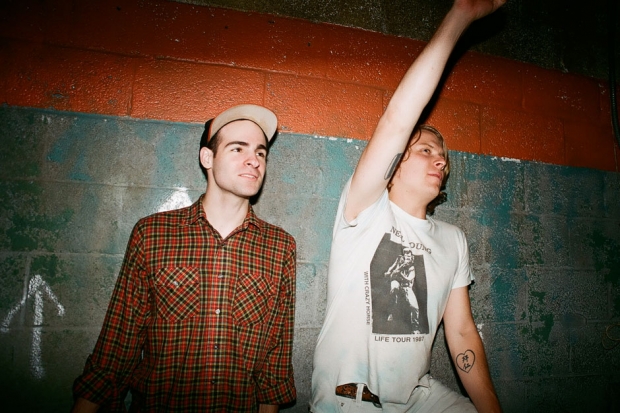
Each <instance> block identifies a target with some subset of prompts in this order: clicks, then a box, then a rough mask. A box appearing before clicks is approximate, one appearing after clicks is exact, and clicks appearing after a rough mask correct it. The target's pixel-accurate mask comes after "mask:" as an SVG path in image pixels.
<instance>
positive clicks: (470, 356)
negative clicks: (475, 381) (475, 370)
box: [456, 350, 476, 373]
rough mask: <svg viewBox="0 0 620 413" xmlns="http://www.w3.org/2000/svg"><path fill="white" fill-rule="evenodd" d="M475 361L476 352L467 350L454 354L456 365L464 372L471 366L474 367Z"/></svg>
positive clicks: (467, 371)
mask: <svg viewBox="0 0 620 413" xmlns="http://www.w3.org/2000/svg"><path fill="white" fill-rule="evenodd" d="M475 362H476V354H475V353H474V352H473V351H471V350H467V351H465V352H464V353H461V354H459V355H458V356H456V366H457V367H458V368H459V369H461V370H462V371H464V372H465V373H469V371H470V370H471V369H472V367H474V363H475Z"/></svg>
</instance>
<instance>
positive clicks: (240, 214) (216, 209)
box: [202, 190, 250, 239]
mask: <svg viewBox="0 0 620 413" xmlns="http://www.w3.org/2000/svg"><path fill="white" fill-rule="evenodd" d="M249 207H250V201H249V200H248V199H245V198H239V197H221V196H215V195H213V194H210V193H209V191H208V190H207V192H206V194H205V197H204V199H203V201H202V208H203V209H204V211H205V214H206V215H207V220H208V221H209V224H211V226H212V227H213V228H215V230H216V231H217V232H219V234H220V235H221V236H222V238H223V239H225V238H226V237H227V236H228V235H230V233H231V232H233V231H234V230H235V228H237V227H238V226H239V225H241V224H242V223H243V220H244V219H245V217H246V216H247V214H248V209H249Z"/></svg>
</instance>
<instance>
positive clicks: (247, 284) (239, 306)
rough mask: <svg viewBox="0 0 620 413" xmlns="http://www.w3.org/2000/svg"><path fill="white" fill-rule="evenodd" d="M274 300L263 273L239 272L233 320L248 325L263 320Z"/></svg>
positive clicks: (238, 323)
mask: <svg viewBox="0 0 620 413" xmlns="http://www.w3.org/2000/svg"><path fill="white" fill-rule="evenodd" d="M274 301H275V298H274V297H273V295H272V294H271V293H270V292H269V283H268V282H267V281H266V280H265V277H264V275H263V274H249V273H243V274H241V276H240V277H239V278H238V279H237V285H236V287H235V301H234V305H233V316H234V318H235V322H236V323H237V325H249V324H254V323H259V322H261V321H263V320H264V319H265V317H266V316H267V315H268V314H269V313H270V311H271V309H272V307H273V305H274Z"/></svg>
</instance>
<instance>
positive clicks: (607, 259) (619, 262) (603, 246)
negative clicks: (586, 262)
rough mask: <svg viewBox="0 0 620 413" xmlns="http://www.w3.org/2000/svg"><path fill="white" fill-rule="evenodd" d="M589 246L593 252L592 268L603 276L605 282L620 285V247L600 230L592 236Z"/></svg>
mask: <svg viewBox="0 0 620 413" xmlns="http://www.w3.org/2000/svg"><path fill="white" fill-rule="evenodd" d="M590 246H591V247H592V248H593V250H594V257H593V259H594V268H596V271H597V272H598V273H601V274H604V276H605V281H606V282H610V283H612V284H620V245H619V244H618V242H617V241H616V240H615V239H612V238H608V237H606V236H605V234H603V233H602V231H600V230H595V231H594V232H593V234H592V239H591V242H590Z"/></svg>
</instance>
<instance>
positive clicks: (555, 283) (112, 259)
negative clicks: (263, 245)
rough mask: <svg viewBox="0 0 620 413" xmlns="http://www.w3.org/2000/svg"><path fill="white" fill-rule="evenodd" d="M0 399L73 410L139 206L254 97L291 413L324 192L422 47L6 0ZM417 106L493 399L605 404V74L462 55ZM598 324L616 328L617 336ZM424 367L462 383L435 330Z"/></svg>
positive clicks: (325, 208) (180, 15)
mask: <svg viewBox="0 0 620 413" xmlns="http://www.w3.org/2000/svg"><path fill="white" fill-rule="evenodd" d="M0 11H1V12H0V61H1V62H3V63H2V64H1V65H0V102H3V105H2V107H0V165H1V168H0V194H1V196H2V200H3V201H4V202H2V204H1V206H0V228H1V231H0V286H1V288H0V322H1V324H0V368H1V369H2V372H3V373H2V374H1V375H0V377H1V378H0V396H1V398H2V400H3V401H5V402H6V404H4V405H5V406H8V407H9V410H10V411H32V412H36V411H41V412H56V411H67V410H68V407H69V405H70V403H71V393H70V388H71V383H72V381H73V379H74V378H75V377H76V376H77V375H78V374H79V372H80V370H81V368H82V366H83V363H84V361H85V358H86V356H87V354H88V353H89V352H90V351H91V349H92V346H93V344H94V341H95V340H96V337H97V334H98V332H99V328H100V327H101V322H102V320H103V315H104V312H105V308H106V306H107V302H108V299H109V296H110V293H111V289H112V287H113V284H114V280H115V278H116V275H117V271H118V269H119V267H120V261H121V259H122V255H123V253H124V248H125V244H126V242H127V238H128V235H129V231H130V229H131V227H132V226H133V224H134V223H135V221H136V220H137V219H138V218H140V217H142V216H145V215H147V214H150V213H153V212H156V211H158V210H161V209H168V208H173V207H176V206H180V205H185V204H187V203H189V202H191V201H193V200H195V199H196V198H197V197H198V196H199V194H200V193H201V192H202V191H203V190H204V187H205V182H204V179H203V178H202V177H201V174H200V171H199V168H198V164H197V145H198V139H199V136H200V133H201V130H202V123H203V122H204V121H205V120H206V119H207V118H209V117H212V116H213V115H214V114H216V113H217V112H219V111H220V110H222V109H224V108H226V107H228V106H230V105H233V104H237V103H242V102H249V103H258V104H263V105H266V106H268V107H271V108H272V109H273V110H274V111H275V112H276V113H277V114H278V116H279V119H280V127H281V133H280V136H279V137H278V138H277V140H276V141H275V143H274V145H273V147H272V152H271V154H270V161H269V167H268V178H267V182H266V184H265V188H264V191H263V193H262V196H261V198H260V200H259V202H258V203H257V205H256V210H257V212H258V213H259V215H260V216H262V217H263V218H265V219H267V220H269V221H271V222H274V223H276V224H278V225H281V226H282V227H284V228H285V229H286V230H288V231H289V232H291V233H292V234H293V235H294V236H295V237H296V238H297V240H298V245H299V251H298V256H299V264H298V273H299V274H298V283H297V291H298V303H297V313H296V335H295V352H294V363H295V370H296V380H297V387H298V393H299V398H298V402H297V404H296V405H295V406H292V407H291V408H289V409H288V411H291V412H293V411H295V412H304V411H307V407H306V406H307V401H308V398H309V392H310V373H311V360H312V353H313V350H314V341H315V338H316V336H317V334H318V330H319V328H320V325H321V322H322V318H323V315H324V308H325V276H326V264H327V259H328V253H329V244H330V234H331V227H332V222H333V218H334V213H335V208H336V204H337V200H338V196H339V193H340V190H341V188H342V185H343V184H344V182H345V181H346V179H347V178H348V176H349V175H350V173H351V172H352V170H353V167H354V165H355V163H356V161H357V158H358V157H359V154H360V153H361V150H362V149H363V147H364V145H365V141H366V140H367V139H368V138H369V137H370V135H371V133H372V131H373V128H374V126H375V124H376V122H377V120H378V118H379V116H380V114H381V112H382V110H383V108H384V107H385V104H386V102H387V100H388V99H389V96H390V94H391V92H392V91H393V90H394V88H395V87H396V85H397V83H398V81H399V80H400V77H401V76H402V75H403V73H404V71H405V70H406V68H407V67H408V65H409V64H410V63H411V61H412V60H413V59H414V58H415V56H416V55H417V54H418V53H419V51H420V50H421V48H422V46H423V44H422V43H420V42H417V41H414V40H409V39H404V38H397V37H390V36H385V35H380V34H377V33H373V32H368V31H362V30H356V29H350V28H344V27H340V26H333V25H327V24H315V23H310V22H307V21H302V20H294V19H286V18H281V17H274V16H270V15H263V14H256V13H241V12H234V11H230V10H225V9H216V8H206V7H200V6H191V5H187V4H179V3H168V2H162V1H153V0H144V1H141V2H134V1H129V0H121V1H116V2H112V1H107V0H101V1H97V2H78V1H70V0H56V1H50V2H38V1H30V0H27V1H22V2H6V3H3V4H2V5H1V6H0ZM452 66H453V70H452V71H451V74H450V75H449V76H447V77H446V78H445V80H444V82H443V85H442V88H441V91H440V93H438V96H437V98H436V99H435V101H434V102H433V106H432V108H431V110H429V119H428V121H429V122H430V123H433V124H434V125H436V126H437V127H439V128H440V129H441V130H442V131H443V132H444V134H445V135H446V136H447V139H448V143H449V146H450V148H451V149H452V152H451V156H452V161H453V171H454V172H453V173H452V176H451V178H450V180H449V183H448V193H449V201H448V202H447V203H446V204H444V205H442V206H441V207H440V209H439V211H438V212H437V215H438V217H439V218H440V219H444V220H446V221H449V222H452V223H455V224H457V225H460V226H461V227H462V228H463V229H464V230H465V232H466V234H467V235H468V239H469V242H470V246H471V252H472V262H473V266H474V270H475V272H476V275H477V282H476V283H475V285H474V286H473V287H472V290H471V294H472V301H473V308H474V315H475V318H476V322H477V323H478V325H479V328H480V331H481V333H482V336H483V339H484V342H485V345H486V347H487V352H488V356H489V360H490V367H491V371H492V375H493V378H494V381H495V383H496V387H497V389H498V393H499V396H500V399H501V401H502V403H503V405H504V409H505V411H506V412H541V411H545V412H547V411H549V412H553V411H557V412H560V411H562V412H583V411H588V412H611V411H618V409H619V408H620V400H619V399H618V396H617V395H616V392H615V391H614V389H616V388H617V387H618V385H619V384H620V376H619V374H618V371H619V368H620V346H617V347H614V345H617V344H618V341H617V339H618V337H619V335H620V327H619V326H618V323H619V322H620V174H619V169H618V168H619V166H618V155H619V154H618V145H617V143H615V141H614V138H613V135H612V130H611V126H610V125H611V123H610V107H609V103H608V102H609V90H608V88H607V84H606V83H605V82H602V81H599V80H596V79H592V78H586V77H581V76H575V75H568V74H563V73H560V72H554V71H549V70H544V69H541V68H537V67H535V66H532V65H527V64H523V63H518V62H514V61H510V60H506V59H503V58H497V57H493V56H486V55H481V54H477V53H471V52H468V53H464V54H462V55H461V56H460V57H459V59H458V60H455V61H454V62H452ZM614 338H615V341H614ZM432 373H433V374H434V375H435V376H437V377H439V378H441V379H442V380H443V381H445V382H446V383H447V384H448V385H450V386H452V387H453V388H455V389H458V382H457V381H456V379H455V378H454V373H453V368H452V366H451V364H450V361H449V357H448V356H447V354H446V347H445V344H444V342H443V336H442V334H441V333H440V335H439V337H438V339H437V341H436V345H435V349H434V356H433V364H432Z"/></svg>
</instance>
